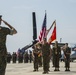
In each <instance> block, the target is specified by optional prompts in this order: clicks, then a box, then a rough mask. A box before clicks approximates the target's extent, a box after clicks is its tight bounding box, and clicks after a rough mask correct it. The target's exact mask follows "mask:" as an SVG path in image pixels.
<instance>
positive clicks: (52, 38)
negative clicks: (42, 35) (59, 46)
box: [48, 21, 56, 44]
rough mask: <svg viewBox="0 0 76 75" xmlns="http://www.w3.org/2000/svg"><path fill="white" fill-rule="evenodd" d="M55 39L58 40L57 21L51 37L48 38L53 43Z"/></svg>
mask: <svg viewBox="0 0 76 75" xmlns="http://www.w3.org/2000/svg"><path fill="white" fill-rule="evenodd" d="M54 40H56V21H55V23H54V29H53V32H52V35H51V37H50V38H49V40H48V43H49V44H51V42H53V41H54Z"/></svg>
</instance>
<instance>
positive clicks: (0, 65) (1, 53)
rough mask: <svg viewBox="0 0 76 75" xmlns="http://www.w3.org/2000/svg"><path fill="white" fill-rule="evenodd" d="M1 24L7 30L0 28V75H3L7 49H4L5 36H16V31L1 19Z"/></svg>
mask: <svg viewBox="0 0 76 75" xmlns="http://www.w3.org/2000/svg"><path fill="white" fill-rule="evenodd" d="M1 22H3V23H5V25H7V26H8V27H9V28H7V27H2V26H0V75H5V70H6V64H7V61H6V60H7V48H6V37H7V35H13V34H16V33H17V31H16V30H15V29H14V28H13V27H12V26H11V25H10V24H8V23H7V22H6V21H4V20H2V19H1V16H0V25H1Z"/></svg>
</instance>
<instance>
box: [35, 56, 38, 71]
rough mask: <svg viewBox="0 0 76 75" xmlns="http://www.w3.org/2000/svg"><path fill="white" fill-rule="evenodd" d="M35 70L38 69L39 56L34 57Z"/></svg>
mask: <svg viewBox="0 0 76 75" xmlns="http://www.w3.org/2000/svg"><path fill="white" fill-rule="evenodd" d="M34 70H38V57H37V58H34Z"/></svg>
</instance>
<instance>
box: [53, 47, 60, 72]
mask: <svg viewBox="0 0 76 75" xmlns="http://www.w3.org/2000/svg"><path fill="white" fill-rule="evenodd" d="M60 55H61V50H60V47H59V46H57V48H55V47H54V48H53V62H54V66H55V70H54V71H59V59H60Z"/></svg>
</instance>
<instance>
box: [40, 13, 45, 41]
mask: <svg viewBox="0 0 76 75" xmlns="http://www.w3.org/2000/svg"><path fill="white" fill-rule="evenodd" d="M43 38H46V13H45V17H44V21H43V24H42V29H41V31H40V35H39V41H42V39H43Z"/></svg>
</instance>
